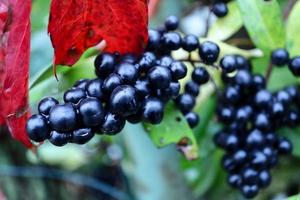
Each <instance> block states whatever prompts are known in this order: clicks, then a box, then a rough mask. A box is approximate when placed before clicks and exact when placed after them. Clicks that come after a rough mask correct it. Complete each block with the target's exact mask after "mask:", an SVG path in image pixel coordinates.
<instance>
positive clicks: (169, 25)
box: [165, 15, 179, 31]
mask: <svg viewBox="0 0 300 200" xmlns="http://www.w3.org/2000/svg"><path fill="white" fill-rule="evenodd" d="M178 25H179V19H178V17H176V16H174V15H171V16H169V17H167V19H166V21H165V27H166V29H167V30H168V31H174V30H176V29H177V28H178Z"/></svg>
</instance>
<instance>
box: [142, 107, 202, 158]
mask: <svg viewBox="0 0 300 200" xmlns="http://www.w3.org/2000/svg"><path fill="white" fill-rule="evenodd" d="M144 127H145V129H146V131H147V132H148V133H149V136H150V138H151V140H152V141H153V143H154V144H155V145H156V146H157V147H165V146H167V145H170V144H177V145H178V148H179V149H180V150H181V151H182V152H183V154H184V155H185V157H186V158H187V159H189V160H191V159H196V158H197V156H198V146H197V142H196V139H195V137H194V134H193V131H192V129H191V128H190V127H189V125H188V123H187V122H186V120H185V119H184V116H183V115H182V114H181V112H180V111H179V110H178V109H177V108H176V107H175V105H174V103H169V104H167V106H166V109H165V116H164V119H163V121H162V123H160V124H159V125H151V124H144Z"/></svg>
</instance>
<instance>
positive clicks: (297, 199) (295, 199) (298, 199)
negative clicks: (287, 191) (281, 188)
mask: <svg viewBox="0 0 300 200" xmlns="http://www.w3.org/2000/svg"><path fill="white" fill-rule="evenodd" d="M286 200H300V194H298V195H296V196H292V197H289V198H286Z"/></svg>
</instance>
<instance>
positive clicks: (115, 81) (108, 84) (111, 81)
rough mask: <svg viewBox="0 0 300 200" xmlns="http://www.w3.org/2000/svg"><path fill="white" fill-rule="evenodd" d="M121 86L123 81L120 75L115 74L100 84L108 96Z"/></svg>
mask: <svg viewBox="0 0 300 200" xmlns="http://www.w3.org/2000/svg"><path fill="white" fill-rule="evenodd" d="M122 84H123V80H122V78H121V77H120V75H118V74H116V73H112V74H110V75H109V76H108V77H107V78H106V79H105V80H104V81H103V84H102V90H103V92H105V93H107V94H110V93H111V92H112V91H113V90H114V89H115V88H116V87H118V86H119V85H122Z"/></svg>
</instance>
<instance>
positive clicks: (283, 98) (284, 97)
mask: <svg viewBox="0 0 300 200" xmlns="http://www.w3.org/2000/svg"><path fill="white" fill-rule="evenodd" d="M275 98H276V100H277V101H279V102H281V103H282V104H283V105H288V104H289V103H290V102H291V101H292V99H291V97H290V95H289V93H288V92H287V91H285V90H280V91H278V92H277V93H276V95H275Z"/></svg>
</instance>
